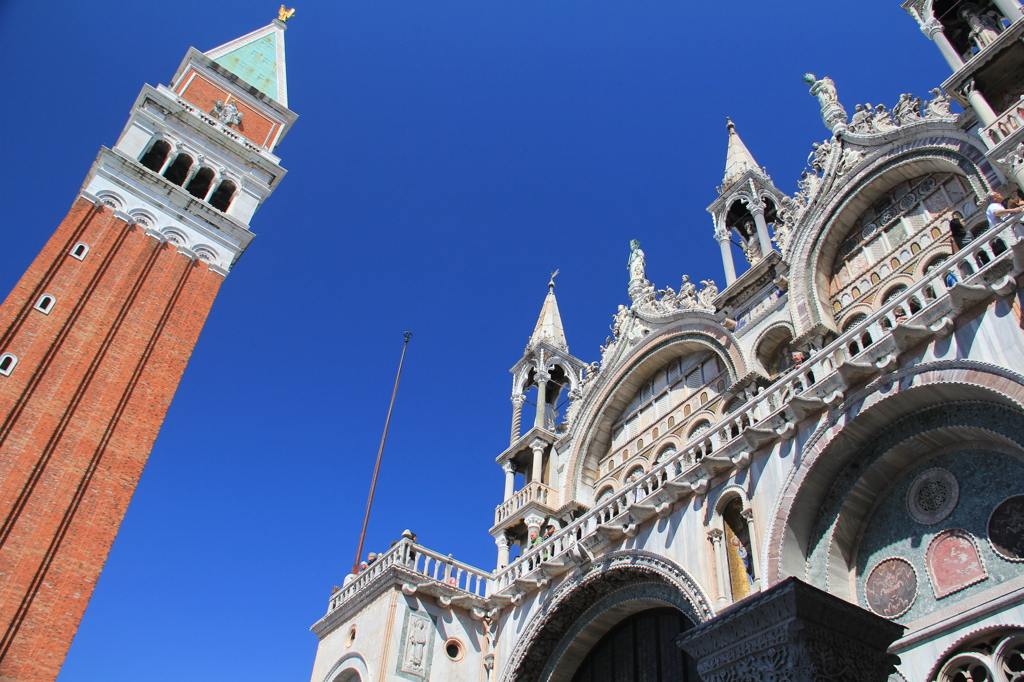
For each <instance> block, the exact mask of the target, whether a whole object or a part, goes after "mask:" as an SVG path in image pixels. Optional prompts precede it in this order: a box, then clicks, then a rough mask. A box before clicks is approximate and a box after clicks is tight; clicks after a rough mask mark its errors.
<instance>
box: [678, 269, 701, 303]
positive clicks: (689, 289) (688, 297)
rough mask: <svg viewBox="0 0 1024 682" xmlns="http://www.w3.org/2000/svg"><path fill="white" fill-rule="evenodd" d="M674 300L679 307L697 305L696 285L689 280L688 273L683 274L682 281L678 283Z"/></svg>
mask: <svg viewBox="0 0 1024 682" xmlns="http://www.w3.org/2000/svg"><path fill="white" fill-rule="evenodd" d="M676 301H677V303H678V304H679V307H680V308H693V307H695V306H696V305H697V287H695V286H694V285H693V282H691V281H690V276H689V275H683V283H682V284H680V285H679V295H678V296H676Z"/></svg>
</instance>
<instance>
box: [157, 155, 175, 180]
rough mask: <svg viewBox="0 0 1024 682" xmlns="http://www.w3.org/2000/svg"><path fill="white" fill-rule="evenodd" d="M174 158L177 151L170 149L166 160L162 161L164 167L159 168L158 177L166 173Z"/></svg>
mask: <svg viewBox="0 0 1024 682" xmlns="http://www.w3.org/2000/svg"><path fill="white" fill-rule="evenodd" d="M176 158H178V151H177V150H176V149H171V151H169V152H167V158H166V159H164V165H162V166H160V172H159V173H158V175H163V174H164V173H166V172H167V167H168V166H170V165H171V164H172V163H174V160H175V159H176Z"/></svg>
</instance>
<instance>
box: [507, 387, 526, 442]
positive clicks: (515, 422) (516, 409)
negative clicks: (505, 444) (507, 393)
mask: <svg viewBox="0 0 1024 682" xmlns="http://www.w3.org/2000/svg"><path fill="white" fill-rule="evenodd" d="M525 401H526V396H525V395H523V394H522V393H516V394H514V395H513V396H512V433H511V434H510V440H509V445H512V444H513V443H515V442H516V441H517V440H519V436H521V435H523V434H522V423H523V402H525Z"/></svg>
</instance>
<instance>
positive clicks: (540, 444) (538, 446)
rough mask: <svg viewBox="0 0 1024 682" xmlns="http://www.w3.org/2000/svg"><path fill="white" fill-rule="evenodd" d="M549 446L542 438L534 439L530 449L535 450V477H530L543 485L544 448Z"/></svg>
mask: <svg viewBox="0 0 1024 682" xmlns="http://www.w3.org/2000/svg"><path fill="white" fill-rule="evenodd" d="M547 446H548V444H547V442H545V441H543V440H541V439H540V438H534V439H533V440H532V441H530V449H531V450H533V475H532V476H531V477H530V479H531V480H533V481H536V482H537V483H541V482H542V481H541V479H542V478H543V476H542V474H543V470H542V469H543V467H544V448H546V447H547Z"/></svg>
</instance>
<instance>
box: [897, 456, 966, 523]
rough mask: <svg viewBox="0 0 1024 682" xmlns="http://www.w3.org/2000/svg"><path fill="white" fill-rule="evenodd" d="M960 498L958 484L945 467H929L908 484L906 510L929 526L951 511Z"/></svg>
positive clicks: (916, 519) (915, 518)
mask: <svg viewBox="0 0 1024 682" xmlns="http://www.w3.org/2000/svg"><path fill="white" fill-rule="evenodd" d="M959 499H960V485H959V484H958V483H957V480H956V477H955V476H954V475H953V474H952V473H950V472H949V471H947V470H946V469H929V470H928V471H925V472H923V473H921V474H920V475H919V476H918V477H917V478H915V479H914V482H913V483H911V484H910V490H908V491H907V511H909V512H910V515H911V516H912V517H913V518H914V520H915V521H917V522H918V523H920V524H923V525H925V526H931V525H934V524H936V523H938V522H939V521H942V520H943V519H944V518H946V517H947V516H949V515H950V514H952V513H953V510H954V509H956V504H957V501H958V500H959Z"/></svg>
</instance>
